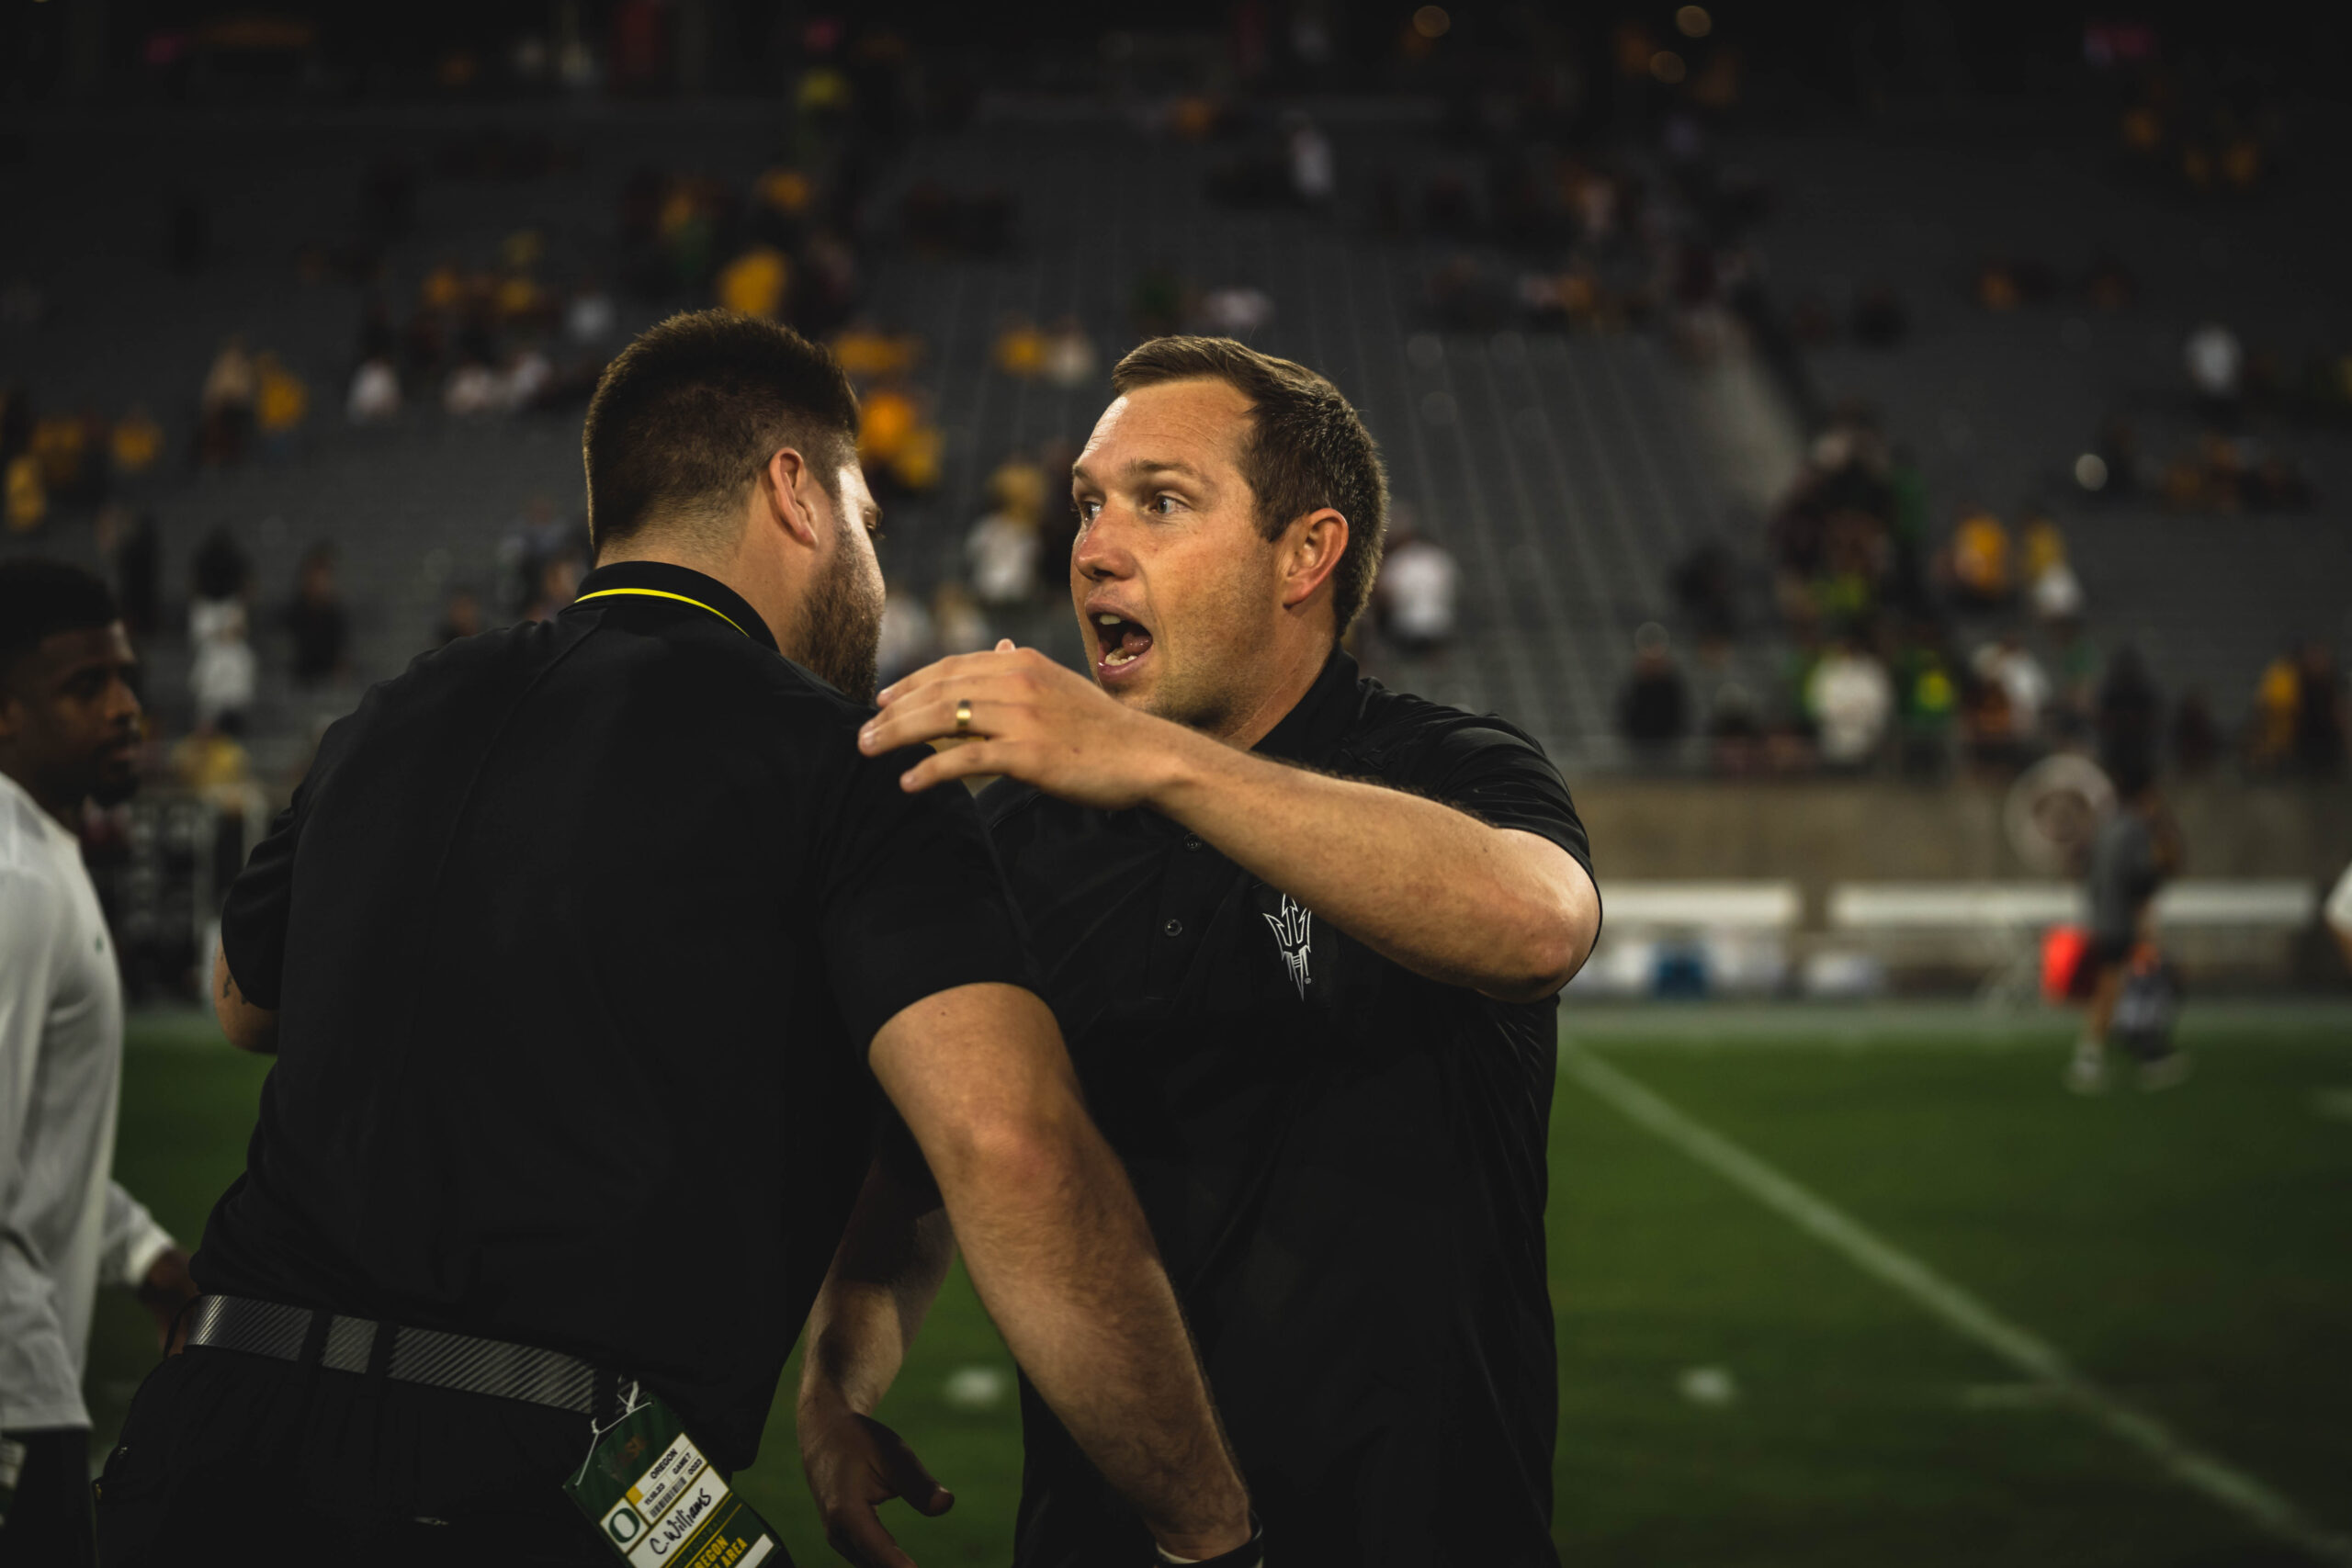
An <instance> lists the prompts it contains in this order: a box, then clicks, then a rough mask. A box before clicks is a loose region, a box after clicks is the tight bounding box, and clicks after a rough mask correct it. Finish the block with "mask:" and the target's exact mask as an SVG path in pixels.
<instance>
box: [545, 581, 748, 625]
mask: <svg viewBox="0 0 2352 1568" xmlns="http://www.w3.org/2000/svg"><path fill="white" fill-rule="evenodd" d="M616 593H633V594H636V595H637V596H639V598H643V599H675V600H676V601H677V602H678V603H679V604H692V605H693V606H694V607H695V609H697V610H710V613H711V614H712V615H717V616H718V618H719V619H720V620H722V621H725V622H726V623H727V624H728V625H729V626H735V629H736V630H737V631H739V632H743V628H742V627H741V626H736V624H735V617H734V616H732V615H729V614H728V613H727V612H726V611H724V610H711V608H710V606H709V605H707V604H704V603H703V602H702V601H701V600H699V599H689V598H687V597H686V596H685V595H684V594H683V593H668V592H663V591H662V590H661V589H659V588H599V589H598V590H596V592H594V593H582V595H581V596H580V597H579V598H577V599H574V600H573V601H572V603H573V604H586V603H588V601H589V600H591V599H609V598H611V597H612V596H613V595H614V594H616ZM743 635H744V636H745V637H750V636H751V635H752V634H751V633H750V632H743Z"/></svg>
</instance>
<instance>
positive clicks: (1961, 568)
mask: <svg viewBox="0 0 2352 1568" xmlns="http://www.w3.org/2000/svg"><path fill="white" fill-rule="evenodd" d="M1951 574H1952V576H1953V577H1954V578H1955V579H1957V580H1958V581H1959V583H1960V586H1961V587H1962V589H1963V590H1964V591H1966V592H1969V593H1972V594H1973V595H1974V596H1976V597H1977V598H1979V599H2002V598H2006V597H2007V595H2008V592H2009V531H2008V530H2007V528H2004V527H2003V526H2001V520H2000V519H1999V518H1997V517H1996V516H1994V515H1993V514H1992V513H1989V512H1979V513H1974V514H1973V515H1972V516H1970V517H1969V518H1967V519H1966V520H1965V521H1963V522H1962V524H1961V525H1960V527H1959V529H1958V531H1957V532H1955V533H1954V534H1953V536H1952V541H1951Z"/></svg>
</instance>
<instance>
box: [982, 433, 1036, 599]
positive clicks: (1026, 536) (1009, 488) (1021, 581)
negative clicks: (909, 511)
mask: <svg viewBox="0 0 2352 1568" xmlns="http://www.w3.org/2000/svg"><path fill="white" fill-rule="evenodd" d="M989 495H990V497H991V499H992V500H993V501H994V502H995V503H996V504H995V505H994V506H993V507H991V508H990V509H989V513H988V515H987V516H985V517H983V518H981V519H980V520H979V521H978V523H975V524H974V525H972V531H971V532H970V533H969V534H967V535H966V536H965V538H964V570H965V573H966V575H967V578H968V580H969V581H970V582H971V585H972V592H973V594H974V596H975V597H977V598H978V600H979V602H980V603H981V604H984V605H986V606H987V607H988V608H989V609H991V610H1004V609H1010V608H1012V607H1014V606H1017V605H1022V604H1027V603H1028V602H1029V601H1030V600H1031V599H1032V598H1034V597H1035V595H1036V592H1037V551H1038V532H1037V520H1038V513H1040V512H1042V511H1043V510H1044V509H1045V500H1046V496H1045V475H1044V473H1043V472H1042V471H1041V470H1040V469H1039V468H1037V466H1036V465H1035V463H1033V462H1030V461H1029V460H1028V459H1026V458H1025V457H1020V456H1015V457H1011V458H1009V459H1007V460H1006V462H1005V463H1004V464H1003V466H1002V467H1001V468H998V469H997V471H996V472H995V473H994V474H992V475H990V476H989Z"/></svg>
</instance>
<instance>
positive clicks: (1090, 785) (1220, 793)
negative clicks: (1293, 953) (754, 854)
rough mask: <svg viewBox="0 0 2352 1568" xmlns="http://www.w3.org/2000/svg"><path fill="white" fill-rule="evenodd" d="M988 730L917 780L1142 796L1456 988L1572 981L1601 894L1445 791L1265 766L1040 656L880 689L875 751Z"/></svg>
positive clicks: (989, 656) (1537, 994)
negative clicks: (1004, 778)
mask: <svg viewBox="0 0 2352 1568" xmlns="http://www.w3.org/2000/svg"><path fill="white" fill-rule="evenodd" d="M959 704H968V705H969V711H970V717H971V722H970V726H969V733H973V734H977V735H979V736H980V737H982V739H978V740H971V741H967V742H966V743H965V744H962V745H959V746H955V747H953V748H951V749H949V750H943V751H941V752H940V753H939V754H938V755H936V756H934V757H932V758H930V759H929V760H927V761H923V762H922V763H920V764H918V765H917V766H916V767H914V768H912V769H910V771H909V772H908V773H907V775H906V778H905V780H904V781H903V782H904V784H905V787H907V788H909V789H928V788H930V787H931V786H932V785H933V784H939V783H942V782H944V781H945V780H948V779H955V778H963V777H966V776H968V775H972V774H978V773H1005V774H1009V775H1011V776H1012V777H1014V778H1017V779H1021V780H1023V781H1024V782H1026V783H1028V784H1035V785H1036V786H1037V787H1038V788H1039V789H1042V790H1044V791H1045V792H1046V793H1047V794H1048V795H1057V796H1059V797H1060V798H1062V799H1064V800H1069V801H1072V802H1075V803H1077V804H1079V805H1082V806H1091V807H1100V808H1103V809H1105V810H1123V809H1125V808H1127V807H1136V806H1148V807H1151V808H1152V809H1154V810H1156V811H1158V812H1159V813H1160V814H1161V815H1162V816H1165V817H1169V818H1173V819H1174V820H1176V821H1178V822H1181V823H1182V824H1183V825H1184V826H1185V827H1187V828H1190V829H1192V830H1193V832H1195V833H1198V834H1199V835H1200V836H1201V837H1202V838H1204V839H1205V840H1208V841H1209V842H1210V843H1212V844H1215V845H1216V847H1217V849H1218V850H1220V851H1221V852H1224V853H1225V854H1226V855H1227V857H1228V858H1229V859H1231V860H1232V861H1233V862H1234V863H1236V864H1238V865H1240V866H1241V867H1243V868H1244V869H1245V870H1247V871H1249V872H1250V874H1252V875H1254V876H1256V877H1258V878H1260V879H1261V880H1262V881H1264V882H1266V883H1268V884H1270V885H1272V886H1276V887H1279V888H1281V889H1282V890H1283V892H1285V893H1287V894H1289V895H1290V896H1291V897H1293V898H1295V899H1297V900H1298V901H1299V902H1300V903H1301V904H1304V905H1306V907H1307V908H1311V909H1313V910H1314V911H1315V912H1316V913H1317V916H1319V917H1320V918H1322V919H1328V920H1329V921H1330V922H1331V923H1332V924H1333V925H1335V926H1337V927H1339V928H1340V930H1341V931H1346V932H1347V933H1348V934H1349V935H1350V936H1351V937H1353V938H1355V939H1356V940H1357V941H1359V942H1363V943H1364V944H1365V945H1366V946H1368V947H1371V948H1372V949H1374V951H1375V952H1377V953H1381V954H1382V955H1383V956H1385V957H1387V958H1390V959H1393V960H1394V961H1395V962H1397V963H1398V964H1403V965H1404V966H1405V967H1406V968H1408V969H1410V970H1413V971H1414V972H1415V973H1417V974H1420V975H1426V976H1429V977H1430V978H1431V979H1433V980H1438V981H1442V982H1443V983H1445V984H1448V985H1457V986H1466V987H1470V988H1472V989H1474V990H1477V991H1482V992H1484V993H1486V994H1487V995H1488V996H1492V997H1496V998H1500V999H1502V1000H1505V1001H1533V1000H1540V999H1541V998H1544V997H1548V996H1550V995H1552V994H1553V993H1554V992H1555V991H1557V990H1558V989H1559V988H1560V987H1563V986H1565V985H1566V984H1567V983H1568V981H1569V980H1570V979H1571V978H1572V977H1574V976H1575V975H1576V972H1577V969H1578V968H1579V967H1581V966H1582V965H1583V964H1584V961H1585V959H1586V957H1587V956H1588V955H1589V953H1591V951H1592V944H1593V942H1594V939H1595V938H1596V937H1598V936H1599V934H1600V894H1599V893H1598V892H1597V891H1596V890H1595V889H1594V887H1593V885H1592V878H1591V877H1590V876H1589V875H1587V874H1586V873H1585V869H1584V867H1583V866H1581V865H1579V864H1578V863H1577V861H1576V859H1575V857H1573V856H1572V855H1570V854H1569V853H1568V852H1566V850H1564V849H1562V848H1560V846H1559V845H1557V844H1555V843H1553V842H1552V841H1551V840H1548V839H1544V838H1541V837H1539V836H1537V835H1536V834H1533V833H1528V832H1522V831H1520V830H1517V829H1508V828H1496V827H1491V826H1489V825H1487V823H1484V822H1481V821H1479V820H1478V819H1477V818H1475V817H1472V816H1471V815H1469V814H1468V813H1467V812H1464V811H1459V810H1456V809H1454V808H1453V807H1451V806H1448V805H1445V804H1444V803H1443V802H1441V801H1435V800H1430V799H1426V798H1424V797H1422V796H1419V795H1408V794H1407V793H1405V792H1404V791H1402V790H1396V789H1390V788H1387V787H1385V786H1384V785H1380V784H1364V783H1361V782H1358V781H1356V780H1351V779H1340V778H1331V777H1329V776H1326V775H1323V774H1320V773H1310V772H1307V771H1306V770H1305V769H1301V768H1294V767H1289V766H1286V765H1284V764H1283V763H1280V762H1275V761H1268V760H1267V759H1265V758H1263V757H1259V756H1255V755H1252V754H1251V753H1250V752H1247V751H1242V750H1237V749H1235V748H1234V747H1231V746H1227V745H1225V744H1223V743H1222V742H1219V741H1216V740H1214V739H1210V738H1208V737H1207V736H1204V735H1202V734H1200V733H1198V732H1197V731H1194V730H1191V729H1187V728H1183V727H1182V726H1181V725H1176V724H1171V723H1170V722H1169V721H1167V720H1166V719H1161V718H1155V717H1153V716H1150V715H1148V714H1145V713H1139V712H1136V711H1135V710H1134V709H1131V708H1128V707H1125V706H1123V705H1120V704H1119V703H1117V702H1116V701H1114V700H1113V699H1112V698H1111V697H1110V696H1108V695H1106V694H1104V693H1103V691H1102V689H1101V688H1099V687H1098V686H1096V685H1095V684H1094V683H1093V682H1091V681H1089V680H1088V679H1086V678H1085V677H1084V676H1082V675H1080V674H1077V673H1076V672H1074V671H1069V670H1066V669H1063V668H1062V667H1061V666H1060V665H1058V664H1056V663H1054V662H1053V661H1052V660H1049V659H1047V658H1046V657H1045V656H1044V655H1043V654H1040V653H1037V652H1035V650H1032V649H1021V650H1018V651H1012V650H1009V649H999V650H998V651H997V652H994V653H975V654H966V655H964V656H962V657H960V658H956V659H946V660H941V661H940V662H938V663H936V664H934V665H932V666H931V667H930V668H928V669H926V670H922V671H917V672H916V673H915V674H913V675H911V676H910V677H908V678H907V679H906V680H905V681H902V682H899V684H898V685H896V686H893V687H891V688H890V689H889V690H888V691H886V692H884V693H883V694H882V711H881V713H880V714H879V715H877V716H876V717H875V718H874V719H873V720H872V721H871V722H870V723H869V724H868V725H867V726H866V727H865V730H864V731H863V732H862V733H861V736H860V739H859V744H860V746H861V747H862V748H863V749H864V750H865V751H866V752H867V753H868V754H869V755H878V754H880V753H882V752H885V751H888V750H892V749H894V748H897V747H900V746H909V745H912V744H914V743H916V742H918V741H924V740H933V739H954V738H955V737H956V734H957V733H958V730H957V726H956V711H957V705H959Z"/></svg>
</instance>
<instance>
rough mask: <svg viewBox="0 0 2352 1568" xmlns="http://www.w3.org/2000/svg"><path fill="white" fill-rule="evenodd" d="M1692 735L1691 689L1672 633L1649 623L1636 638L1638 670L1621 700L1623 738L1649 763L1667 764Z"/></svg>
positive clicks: (1619, 730) (1619, 718)
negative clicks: (1678, 743)
mask: <svg viewBox="0 0 2352 1568" xmlns="http://www.w3.org/2000/svg"><path fill="white" fill-rule="evenodd" d="M1690 730H1691V689H1690V687H1689V685H1688V684H1687V683H1686V682H1684V681H1683V679H1682V671H1681V670H1680V668H1679V666H1677V665H1676V664H1675V662H1674V649H1673V648H1672V647H1671V646H1670V645H1669V644H1668V641H1667V636H1666V628H1665V627H1664V626H1660V625H1658V624H1657V622H1656V621H1645V622H1643V623H1642V625H1641V626H1640V628H1639V629H1638V630H1636V631H1635V632H1634V668H1633V669H1632V670H1631V671H1628V672H1627V674H1626V676H1625V684H1624V686H1623V688H1622V689H1621V690H1620V691H1619V692H1618V694H1617V733H1618V734H1619V735H1621V736H1623V737H1624V739H1625V742H1626V744H1627V745H1629V746H1631V747H1633V749H1634V755H1635V756H1637V757H1639V758H1640V759H1642V761H1645V762H1647V763H1653V764H1655V763H1657V762H1661V761H1666V760H1667V759H1668V757H1669V756H1670V755H1671V753H1672V750H1673V748H1674V743H1675V742H1676V741H1678V740H1679V739H1682V738H1683V736H1685V735H1687V734H1689V733H1690Z"/></svg>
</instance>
